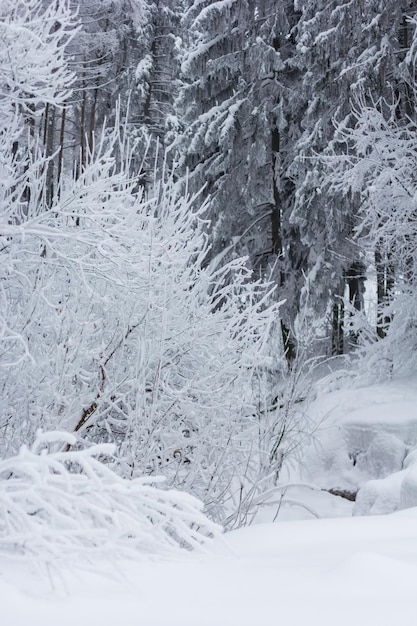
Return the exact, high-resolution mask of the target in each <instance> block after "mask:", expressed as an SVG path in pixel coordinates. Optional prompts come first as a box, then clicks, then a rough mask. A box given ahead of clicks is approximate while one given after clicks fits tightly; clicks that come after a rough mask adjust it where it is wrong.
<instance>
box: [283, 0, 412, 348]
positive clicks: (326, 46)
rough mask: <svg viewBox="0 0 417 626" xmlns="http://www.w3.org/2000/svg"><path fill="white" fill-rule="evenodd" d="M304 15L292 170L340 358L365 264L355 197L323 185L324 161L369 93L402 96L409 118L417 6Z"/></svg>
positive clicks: (319, 296)
mask: <svg viewBox="0 0 417 626" xmlns="http://www.w3.org/2000/svg"><path fill="white" fill-rule="evenodd" d="M296 8H297V10H298V11H300V17H299V22H298V25H297V29H296V32H297V58H296V63H297V66H298V67H299V69H300V75H301V76H302V81H300V93H301V97H302V99H303V100H304V102H305V109H304V112H303V115H302V118H301V119H300V124H301V127H302V128H303V132H302V134H301V135H300V138H299V139H298V141H297V143H296V145H295V148H294V153H293V158H294V161H293V164H292V166H291V173H292V176H293V180H294V184H295V187H296V194H295V203H294V209H293V212H292V216H291V221H292V222H293V223H294V224H295V225H297V226H298V228H299V231H300V233H301V238H302V240H303V242H304V243H305V244H306V246H307V247H308V250H309V254H308V260H307V268H306V273H307V283H308V285H309V286H308V293H309V295H310V297H311V298H312V300H311V302H312V305H313V307H314V308H315V310H316V311H317V312H320V311H321V312H324V311H326V310H329V309H330V308H331V304H332V302H333V321H332V325H333V329H334V332H333V349H334V351H336V352H339V351H343V331H342V328H341V325H342V324H343V310H342V309H343V294H344V291H345V285H346V283H347V284H348V285H349V289H350V299H351V302H352V306H356V307H357V306H359V302H360V284H361V281H362V278H363V272H364V261H365V259H364V257H363V254H362V251H361V250H360V248H358V246H357V243H355V242H353V240H352V237H353V233H354V228H355V225H356V212H357V210H358V208H359V205H358V204H357V198H356V197H355V196H348V195H346V194H343V195H338V196H333V195H331V194H330V195H328V194H327V192H326V187H325V186H324V187H323V186H322V184H321V181H322V180H323V177H325V176H326V166H325V164H323V161H322V160H320V159H318V158H317V156H318V155H320V154H322V153H323V151H325V150H326V149H327V146H328V144H329V142H330V141H331V140H332V138H333V134H334V124H333V120H334V119H335V118H337V119H344V118H345V116H346V115H349V112H350V110H351V106H352V101H353V102H354V101H355V98H356V97H357V95H358V94H360V93H362V92H366V93H368V94H369V95H370V96H371V98H373V99H374V100H377V99H378V98H379V97H381V96H388V95H391V94H392V93H395V94H397V98H398V102H399V107H398V114H399V115H404V114H408V113H406V111H408V110H409V108H410V92H409V89H408V87H407V81H405V80H404V75H405V73H407V68H406V67H405V65H404V63H403V60H404V55H405V54H406V48H407V46H408V40H409V37H410V33H411V31H410V25H409V23H408V22H407V15H409V14H410V11H413V10H415V3H413V2H384V3H381V2H379V1H377V0H376V1H375V2H374V1H370V2H366V4H364V3H363V2H360V1H357V2H356V1H355V2H350V1H349V2H345V1H341V0H338V1H332V2H327V1H322V0H314V1H312V0H299V1H297V2H296ZM352 99H353V100H352ZM335 331H336V332H335Z"/></svg>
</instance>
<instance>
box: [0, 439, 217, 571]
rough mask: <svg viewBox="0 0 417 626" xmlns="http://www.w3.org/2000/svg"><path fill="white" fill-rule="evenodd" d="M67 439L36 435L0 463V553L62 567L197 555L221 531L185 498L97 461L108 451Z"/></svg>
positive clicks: (196, 503)
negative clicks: (94, 558) (87, 560)
mask: <svg viewBox="0 0 417 626" xmlns="http://www.w3.org/2000/svg"><path fill="white" fill-rule="evenodd" d="M75 443H76V439H75V437H74V436H72V435H70V434H68V433H64V432H49V433H38V435H37V438H36V440H35V442H34V444H33V445H32V446H31V447H30V448H27V447H26V446H23V447H22V448H21V450H20V452H19V454H18V455H16V456H14V457H11V458H9V459H6V460H3V461H1V462H0V549H1V550H3V551H4V550H6V551H20V552H23V553H30V554H33V555H42V556H43V557H45V556H48V555H49V556H51V557H57V558H60V559H65V560H67V559H68V558H69V557H74V556H75V558H78V557H79V556H80V555H81V554H83V555H88V554H92V553H95V554H103V555H106V556H112V555H117V556H118V557H135V558H137V557H138V555H141V556H145V555H162V556H166V555H168V554H170V553H175V552H177V551H178V550H180V549H181V548H185V549H188V550H194V549H202V548H203V546H204V544H206V543H207V542H208V541H209V540H210V538H211V537H213V535H216V534H218V533H219V532H220V527H219V526H217V525H216V524H213V523H212V522H210V521H209V520H208V519H207V518H206V517H205V516H204V515H203V514H202V513H201V507H202V505H201V503H200V502H199V501H198V500H197V499H195V498H193V497H192V496H190V495H188V494H185V493H181V492H179V491H175V490H163V489H161V488H159V487H157V486H155V485H156V483H160V482H161V481H162V480H163V479H162V478H155V477H154V478H136V479H133V480H125V479H123V478H121V477H120V476H118V475H117V474H115V473H114V472H113V470H112V469H111V468H110V467H109V465H105V464H104V463H103V462H102V460H101V459H102V458H103V456H106V457H108V456H109V455H111V454H112V452H113V446H112V445H109V444H101V445H95V446H92V447H83V448H82V449H74V448H70V449H68V448H69V447H70V446H74V444H75Z"/></svg>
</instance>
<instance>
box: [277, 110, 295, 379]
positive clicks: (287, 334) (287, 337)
mask: <svg viewBox="0 0 417 626" xmlns="http://www.w3.org/2000/svg"><path fill="white" fill-rule="evenodd" d="M271 153H272V185H273V198H274V202H273V204H272V207H271V239H272V254H273V255H274V256H276V257H278V259H279V261H278V266H280V265H281V262H282V257H283V243H282V216H281V193H280V185H279V183H280V134H279V129H278V125H277V120H276V118H274V119H273V124H272V133H271ZM278 282H279V285H280V286H283V285H284V283H285V275H284V272H283V270H282V269H280V273H279V281H278ZM281 333H282V341H283V344H284V351H285V356H286V358H287V362H288V365H289V367H291V365H292V363H293V362H294V359H295V356H296V345H295V341H294V338H293V337H292V333H291V330H290V328H289V327H288V326H287V325H286V324H285V322H284V321H283V320H281Z"/></svg>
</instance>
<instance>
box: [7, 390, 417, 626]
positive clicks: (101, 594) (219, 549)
mask: <svg viewBox="0 0 417 626" xmlns="http://www.w3.org/2000/svg"><path fill="white" fill-rule="evenodd" d="M308 410H309V412H310V416H311V419H312V420H315V421H316V423H317V432H316V438H315V443H314V445H313V444H312V445H310V446H309V448H308V449H306V450H305V451H304V454H303V455H302V457H303V458H302V461H303V463H302V465H301V466H299V467H298V468H296V469H294V468H292V470H291V472H289V474H291V475H289V479H291V478H293V479H294V478H296V479H297V480H308V482H309V483H312V485H311V486H312V487H313V486H314V485H315V487H316V488H315V489H313V488H307V487H306V486H290V487H287V488H286V489H283V490H278V496H279V495H280V494H281V493H283V494H284V497H283V499H282V501H281V506H279V505H277V501H279V497H277V498H275V502H274V504H273V505H271V506H270V507H269V508H268V507H266V508H263V509H260V510H259V514H258V516H257V517H256V519H255V522H256V523H255V524H253V525H252V526H250V527H247V528H243V529H240V530H236V531H233V532H230V533H227V534H226V535H224V536H222V537H217V539H216V540H215V541H213V542H211V543H210V542H209V544H208V545H207V546H206V552H203V553H199V554H193V553H188V552H185V551H184V552H183V553H182V552H180V553H177V554H173V555H172V556H166V555H165V556H164V557H162V555H158V554H157V553H156V554H153V555H148V556H145V558H144V559H142V558H141V559H138V560H133V559H131V560H126V559H122V558H118V559H117V560H115V559H114V558H112V559H111V558H110V557H109V558H108V559H107V560H105V559H104V558H103V555H102V554H101V556H97V557H94V556H90V557H89V559H88V560H87V559H82V558H80V562H79V563H77V562H76V560H75V559H72V560H71V563H69V562H67V563H66V562H65V560H63V559H61V560H60V564H59V565H58V563H57V561H56V560H54V558H53V556H52V557H51V555H49V554H46V555H45V556H43V557H42V555H41V556H39V557H38V558H37V560H34V557H30V556H28V555H26V556H25V555H20V556H18V555H17V554H16V555H13V554H11V553H10V551H9V552H8V553H7V554H6V553H5V552H0V607H1V608H0V624H1V625H2V626H27V625H30V626H56V625H57V624H59V625H60V626H70V625H71V626H74V624H77V626H84V625H86V626H87V625H88V626H94V625H95V624H97V625H100V626H110V625H111V626H114V625H115V624H128V625H129V626H246V625H247V626H249V625H250V626H264V625H268V626H269V625H270V624H281V623H282V624H288V625H290V626H316V625H317V626H334V625H335V624H337V626H348V625H349V626H351V625H352V624H355V626H392V625H393V624H397V623H404V624H410V625H411V624H414V623H416V611H417V595H416V581H417V445H416V444H417V383H416V382H415V381H411V380H410V381H401V382H390V383H388V384H386V385H377V386H372V387H363V388H360V389H344V390H334V391H329V389H328V388H327V389H326V392H325V393H324V391H323V390H322V391H320V392H319V393H318V397H317V399H316V400H315V402H314V403H313V404H312V405H311V406H310V407H309V409H308ZM328 488H339V489H347V490H349V489H359V493H358V497H357V501H356V503H352V502H349V501H347V500H346V499H344V498H340V497H336V496H333V495H330V494H329V493H328V492H327V491H323V489H328ZM278 509H279V510H278ZM400 509H402V510H400ZM393 510H394V511H397V512H394V513H390V511H393ZM277 513H278V515H277ZM352 513H353V514H354V516H352ZM375 513H379V514H381V513H389V514H386V515H375ZM314 515H317V516H320V517H322V518H324V519H314ZM297 518H298V519H297ZM300 518H304V519H300ZM308 518H309V519H308ZM272 519H275V520H276V521H275V522H271V521H270V520H272ZM265 520H268V523H261V522H262V521H265ZM281 520H287V521H284V522H282V523H280V522H281ZM288 520H289V521H288ZM113 554H114V553H113ZM74 563H76V565H74Z"/></svg>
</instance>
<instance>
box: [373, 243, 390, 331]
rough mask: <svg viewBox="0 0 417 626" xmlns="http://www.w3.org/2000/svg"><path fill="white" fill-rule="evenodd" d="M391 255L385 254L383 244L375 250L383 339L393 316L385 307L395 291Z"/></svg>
mask: <svg viewBox="0 0 417 626" xmlns="http://www.w3.org/2000/svg"><path fill="white" fill-rule="evenodd" d="M390 257H391V255H390V254H387V253H384V252H383V250H382V249H381V243H379V244H377V247H376V249H375V268H376V285H377V311H378V314H377V329H376V332H377V335H378V337H380V338H381V339H383V338H384V337H385V336H386V334H387V328H388V326H389V324H390V323H391V321H392V320H391V316H390V315H386V314H385V313H384V309H385V307H386V306H387V305H388V304H389V303H390V301H391V299H392V294H393V290H394V267H393V264H392V261H391V258H390Z"/></svg>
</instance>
